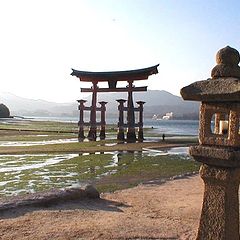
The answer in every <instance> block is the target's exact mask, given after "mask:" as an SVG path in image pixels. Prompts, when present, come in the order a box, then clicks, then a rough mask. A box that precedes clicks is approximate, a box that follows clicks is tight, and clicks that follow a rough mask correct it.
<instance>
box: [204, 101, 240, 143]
mask: <svg viewBox="0 0 240 240" xmlns="http://www.w3.org/2000/svg"><path fill="white" fill-rule="evenodd" d="M239 122H240V103H234V104H230V103H216V102H202V104H201V107H200V128H199V142H200V144H205V145H218V146H224V145H225V146H233V147H236V146H239V144H240V130H239Z"/></svg>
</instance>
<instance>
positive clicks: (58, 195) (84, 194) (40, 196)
mask: <svg viewBox="0 0 240 240" xmlns="http://www.w3.org/2000/svg"><path fill="white" fill-rule="evenodd" d="M87 198H94V199H96V198H100V194H99V192H98V191H97V189H96V188H95V187H93V186H92V185H89V184H88V185H84V186H82V187H80V188H69V189H64V190H60V189H53V190H51V191H47V192H40V193H32V194H28V195H24V196H16V197H10V198H6V200H5V201H3V200H0V211H6V210H9V209H13V208H18V207H24V206H32V207H33V206H35V207H38V206H45V207H46V206H50V205H54V204H58V203H61V202H66V201H71V200H82V199H87Z"/></svg>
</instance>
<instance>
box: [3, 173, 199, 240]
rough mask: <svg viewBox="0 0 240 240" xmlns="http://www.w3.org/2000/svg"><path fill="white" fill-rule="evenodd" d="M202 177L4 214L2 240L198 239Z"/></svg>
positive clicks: (147, 185)
mask: <svg viewBox="0 0 240 240" xmlns="http://www.w3.org/2000/svg"><path fill="white" fill-rule="evenodd" d="M202 195H203V183H202V180H201V179H200V177H199V176H198V175H197V176H193V177H188V178H184V179H176V180H172V181H168V182H166V183H163V184H160V185H158V184H144V185H139V186H137V187H134V188H130V189H126V190H121V191H116V192H114V193H105V194H102V195H101V198H100V199H96V200H94V199H92V200H81V201H79V200H78V201H74V202H67V203H63V204H59V205H55V206H51V207H49V208H33V207H24V208H21V209H14V210H11V211H7V212H4V213H2V214H1V220H0V239H4V240H8V239H14V240H17V239H19V240H20V239H21V240H25V239H39V240H40V239H41V240H43V239H46V240H47V239H48V240H49V239H59V240H60V239H68V240H70V239H78V240H80V239H189V240H190V239H195V236H196V232H197V228H198V221H199V217H200V211H201V202H202Z"/></svg>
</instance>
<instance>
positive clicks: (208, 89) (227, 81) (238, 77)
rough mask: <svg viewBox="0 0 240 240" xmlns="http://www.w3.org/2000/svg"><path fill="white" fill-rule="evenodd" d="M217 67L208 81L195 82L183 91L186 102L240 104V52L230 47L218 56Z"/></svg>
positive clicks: (219, 52)
mask: <svg viewBox="0 0 240 240" xmlns="http://www.w3.org/2000/svg"><path fill="white" fill-rule="evenodd" d="M216 62H217V65H216V66H215V67H214V68H213V69H212V72H211V77H212V78H209V79H207V80H202V81H197V82H194V83H192V84H190V85H188V86H186V87H184V88H182V89H181V95H182V97H183V99H184V100H192V101H202V102H240V67H239V66H238V64H239V62H240V55H239V52H238V51H237V50H236V49H234V48H231V47H229V46H227V47H225V48H222V49H220V50H219V51H218V52H217V55H216Z"/></svg>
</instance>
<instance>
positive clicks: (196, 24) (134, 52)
mask: <svg viewBox="0 0 240 240" xmlns="http://www.w3.org/2000/svg"><path fill="white" fill-rule="evenodd" d="M239 9H240V1H239V0H222V1H221V0H21V1H19V0H8V1H4V0H0V31H1V35H0V36H1V37H0V64H1V68H0V79H1V89H0V91H1V92H3V91H6V92H11V93H14V94H16V95H19V96H22V97H28V98H33V99H39V98H41V99H45V100H50V101H57V102H68V101H75V99H78V98H81V97H82V95H81V93H80V86H86V84H84V85H82V84H80V81H79V80H78V78H76V77H72V76H70V73H71V68H75V69H77V70H87V71H114V70H130V69H136V68H144V67H149V66H152V65H155V64H158V63H159V64H160V66H159V68H158V70H159V74H157V75H156V76H153V77H150V79H149V80H148V81H140V85H148V86H149V89H159V90H166V91H169V92H171V93H173V94H176V95H179V90H180V88H181V87H183V86H185V85H187V84H189V83H191V82H193V81H197V80H202V79H206V78H208V77H210V72H211V69H212V68H213V66H214V65H215V54H216V52H217V50H219V49H220V48H222V47H225V46H226V45H229V46H231V47H234V48H236V49H238V50H240V42H239V41H240V14H239Z"/></svg>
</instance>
